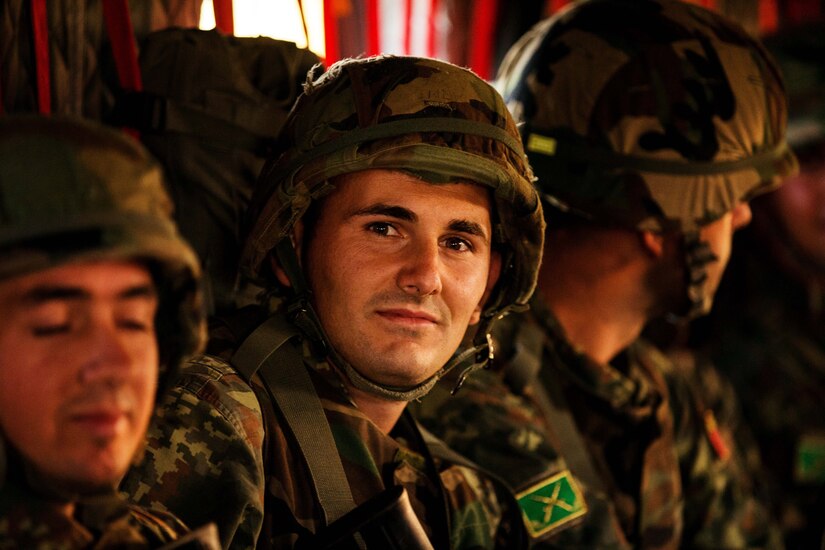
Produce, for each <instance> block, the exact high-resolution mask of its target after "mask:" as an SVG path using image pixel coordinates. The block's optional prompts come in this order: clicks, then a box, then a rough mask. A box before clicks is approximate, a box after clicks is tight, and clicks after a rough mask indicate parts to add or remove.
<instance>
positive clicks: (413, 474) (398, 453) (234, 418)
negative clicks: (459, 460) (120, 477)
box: [121, 308, 512, 548]
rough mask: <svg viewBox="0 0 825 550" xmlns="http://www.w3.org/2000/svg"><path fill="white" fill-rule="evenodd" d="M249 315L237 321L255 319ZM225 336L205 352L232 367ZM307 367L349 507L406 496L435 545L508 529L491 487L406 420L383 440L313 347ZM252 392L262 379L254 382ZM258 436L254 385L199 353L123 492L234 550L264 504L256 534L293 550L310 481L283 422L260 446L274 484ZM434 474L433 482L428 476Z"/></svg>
mask: <svg viewBox="0 0 825 550" xmlns="http://www.w3.org/2000/svg"><path fill="white" fill-rule="evenodd" d="M250 309H251V308H250ZM250 309H247V310H244V311H243V312H242V315H245V316H246V315H253V316H254V311H251V310H250ZM222 333H223V334H224V335H225V334H226V331H219V332H218V333H217V334H216V336H217V338H214V337H213V339H212V343H211V344H210V346H212V347H214V346H217V347H224V346H228V347H229V349H227V350H226V352H225V353H223V354H222V355H224V356H225V357H227V358H228V357H229V356H230V355H231V347H232V344H231V342H229V341H224V340H221V339H220V335H221V334H222ZM227 340H229V338H227ZM216 341H217V342H218V343H216ZM305 362H306V363H307V364H308V365H311V368H312V379H313V384H314V386H315V389H316V392H317V393H318V395H319V397H320V398H321V402H322V404H323V406H324V414H325V415H326V417H327V420H328V421H329V424H330V426H331V428H332V431H333V435H334V436H335V440H336V443H337V444H338V446H339V452H340V454H341V456H342V459H343V463H344V468H345V471H346V474H347V478H348V480H349V481H350V485H351V486H352V490H353V497H354V500H355V502H356V504H362V503H363V502H364V501H366V500H367V499H368V498H369V497H371V496H373V495H375V494H377V493H378V492H380V491H381V490H383V489H384V488H385V487H389V486H391V485H402V486H404V487H406V489H407V491H408V493H409V495H410V498H411V501H412V503H413V508H414V509H415V512H416V514H417V515H418V517H419V519H420V520H421V523H422V524H423V525H424V526H425V528H427V527H428V528H429V529H428V535H429V536H430V537H431V539H432V540H433V544H434V545H435V546H436V547H437V548H490V547H492V546H493V544H494V541H495V537H496V536H499V537H503V536H506V533H507V530H508V529H512V526H508V525H501V526H499V525H498V521H499V518H500V517H501V510H500V504H499V503H498V499H497V498H496V497H495V494H496V493H495V487H494V485H493V484H492V483H491V481H490V480H488V479H485V478H484V477H482V476H479V474H478V472H476V471H474V470H472V469H470V468H467V467H465V466H463V465H461V464H454V463H451V462H450V461H449V460H445V459H444V458H439V457H432V456H431V455H430V453H429V451H428V450H427V448H426V446H425V445H424V444H423V440H422V436H421V434H420V433H419V431H418V429H417V427H416V426H415V423H414V422H413V421H412V419H411V418H408V417H406V416H405V417H403V418H402V420H401V421H400V422H399V424H398V425H397V426H396V427H395V429H394V430H393V432H392V433H391V434H390V435H385V434H383V433H382V432H381V431H380V430H379V429H378V428H377V427H376V426H375V424H373V423H372V422H371V421H370V420H369V419H368V418H367V417H366V416H364V414H363V413H362V412H360V411H359V410H358V409H357V408H356V406H355V404H354V403H353V402H352V401H351V400H350V398H349V397H348V396H347V394H346V391H345V390H344V389H343V383H342V381H341V379H340V374H338V373H337V371H336V370H334V369H332V368H330V366H329V364H328V363H326V362H325V361H317V360H315V359H313V357H312V354H311V352H310V350H309V349H306V350H305ZM256 383H257V384H260V380H256V379H253V384H256ZM276 414H278V413H276ZM264 431H265V430H264V420H263V413H262V411H261V406H260V404H259V402H258V399H257V398H256V395H255V393H254V391H253V390H252V388H250V386H249V385H248V384H247V383H246V382H245V381H244V380H243V378H242V377H240V376H239V375H238V373H237V372H236V371H235V370H234V369H233V368H232V366H231V365H230V364H229V363H228V362H227V361H226V360H224V359H221V358H220V357H218V356H215V355H204V356H201V357H199V358H196V359H194V360H193V361H191V362H190V364H189V365H187V366H186V368H185V369H184V373H183V376H182V377H181V378H180V380H179V381H178V383H177V384H176V385H175V388H174V389H173V390H172V392H171V393H170V394H169V395H168V396H167V397H166V399H165V400H164V402H163V405H162V407H161V416H159V420H158V422H156V424H155V425H154V426H153V427H152V428H151V429H150V432H149V436H148V440H149V451H148V452H147V457H146V458H145V459H144V461H143V463H142V464H141V466H140V467H139V468H138V469H135V470H133V471H132V472H130V475H129V476H128V477H127V479H126V481H125V482H124V483H123V485H122V486H121V487H122V489H124V490H125V491H126V492H128V493H129V494H130V495H131V496H132V497H133V498H134V499H135V500H137V501H138V502H141V503H144V504H146V505H152V506H159V507H166V508H168V509H170V510H173V511H175V513H176V514H178V515H179V516H180V517H182V518H183V519H184V520H185V521H187V522H188V523H192V524H198V523H200V522H202V521H204V520H206V519H212V520H215V521H217V522H218V524H219V526H220V529H221V532H222V534H223V537H224V538H223V540H224V544H225V545H226V544H229V543H230V542H231V545H232V546H233V547H247V546H253V545H254V541H255V540H256V537H257V535H258V531H259V530H260V529H261V527H262V523H263V518H264V503H266V507H267V508H269V509H270V510H271V511H269V510H268V511H267V515H268V516H269V517H267V524H266V525H265V526H264V530H265V532H267V533H268V535H269V536H270V537H271V545H272V546H273V547H275V548H287V547H292V546H293V545H294V544H295V543H296V540H297V539H298V537H299V536H301V535H308V534H310V533H314V532H317V531H318V530H319V529H320V528H321V527H323V524H322V523H321V520H320V519H319V518H318V515H317V510H316V508H315V506H316V505H315V496H314V489H313V488H312V484H311V479H310V477H309V473H308V471H307V469H306V466H305V465H304V463H303V461H302V459H301V455H300V452H299V451H298V450H297V449H296V448H295V446H294V444H292V442H291V439H290V437H291V436H290V432H289V428H288V426H287V425H286V423H285V422H284V420H283V419H282V418H280V415H279V417H278V418H276V419H275V421H274V423H272V424H270V425H269V427H268V428H267V429H266V436H267V437H269V438H272V441H270V442H268V443H267V446H266V449H272V450H273V451H275V452H274V453H273V456H267V459H266V460H267V462H266V468H267V469H268V471H271V476H270V477H269V479H268V481H267V482H266V483H264V467H265V466H264V462H263V454H264V453H265V452H266V451H265V450H264V442H263V438H264ZM430 461H432V464H430ZM431 468H434V469H435V471H437V472H438V476H439V478H440V479H434V478H433V477H432V476H431V475H430V473H429V472H430V471H432V470H430V469H431ZM145 480H151V482H146V481H145ZM447 518H449V520H448V519H447ZM499 528H500V531H499ZM500 542H501V541H500Z"/></svg>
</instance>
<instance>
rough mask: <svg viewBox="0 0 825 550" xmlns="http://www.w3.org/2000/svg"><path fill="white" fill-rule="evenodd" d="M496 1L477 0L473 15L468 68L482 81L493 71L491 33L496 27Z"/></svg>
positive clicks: (487, 78) (488, 77)
mask: <svg viewBox="0 0 825 550" xmlns="http://www.w3.org/2000/svg"><path fill="white" fill-rule="evenodd" d="M497 12H498V0H477V2H476V12H475V14H474V15H473V27H472V28H473V35H474V41H473V42H474V46H473V47H472V48H470V68H471V69H473V71H475V73H476V74H477V75H478V76H480V77H481V78H483V79H484V80H489V79H490V73H491V72H492V71H493V42H494V40H493V31H494V30H495V25H496V16H497Z"/></svg>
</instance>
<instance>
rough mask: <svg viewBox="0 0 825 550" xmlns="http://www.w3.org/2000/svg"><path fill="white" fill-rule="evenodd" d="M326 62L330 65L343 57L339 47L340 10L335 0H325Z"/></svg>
mask: <svg viewBox="0 0 825 550" xmlns="http://www.w3.org/2000/svg"><path fill="white" fill-rule="evenodd" d="M324 51H325V54H324V64H325V65H326V66H327V67H329V66H330V65H332V64H333V63H335V62H336V61H338V60H339V59H340V58H341V53H340V49H339V48H338V11H337V10H336V9H335V0H324Z"/></svg>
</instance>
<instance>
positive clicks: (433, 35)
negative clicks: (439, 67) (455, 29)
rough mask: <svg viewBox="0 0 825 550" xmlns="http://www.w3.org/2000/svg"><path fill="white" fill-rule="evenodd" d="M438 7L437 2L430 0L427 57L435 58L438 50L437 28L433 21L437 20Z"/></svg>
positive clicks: (436, 0)
mask: <svg viewBox="0 0 825 550" xmlns="http://www.w3.org/2000/svg"><path fill="white" fill-rule="evenodd" d="M439 7H440V4H439V1H438V0H430V17H429V18H428V19H427V20H428V25H427V28H428V36H427V56H428V57H436V56H437V55H438V54H437V48H438V28H437V27H436V26H435V21H436V19H437V18H438V9H439Z"/></svg>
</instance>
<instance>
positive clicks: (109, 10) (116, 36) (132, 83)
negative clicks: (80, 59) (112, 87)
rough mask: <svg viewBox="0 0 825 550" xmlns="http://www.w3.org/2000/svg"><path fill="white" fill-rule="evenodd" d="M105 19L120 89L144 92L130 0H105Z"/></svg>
mask: <svg viewBox="0 0 825 550" xmlns="http://www.w3.org/2000/svg"><path fill="white" fill-rule="evenodd" d="M103 19H104V21H105V23H106V30H107V31H108V32H109V41H110V42H111V43H112V54H113V55H114V57H115V66H116V67H117V77H118V80H119V81H120V87H121V88H123V89H124V90H128V91H140V90H142V89H143V82H142V81H141V78H140V67H138V57H137V48H135V31H134V29H133V27H132V17H131V15H130V14H129V2H128V0H103Z"/></svg>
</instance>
